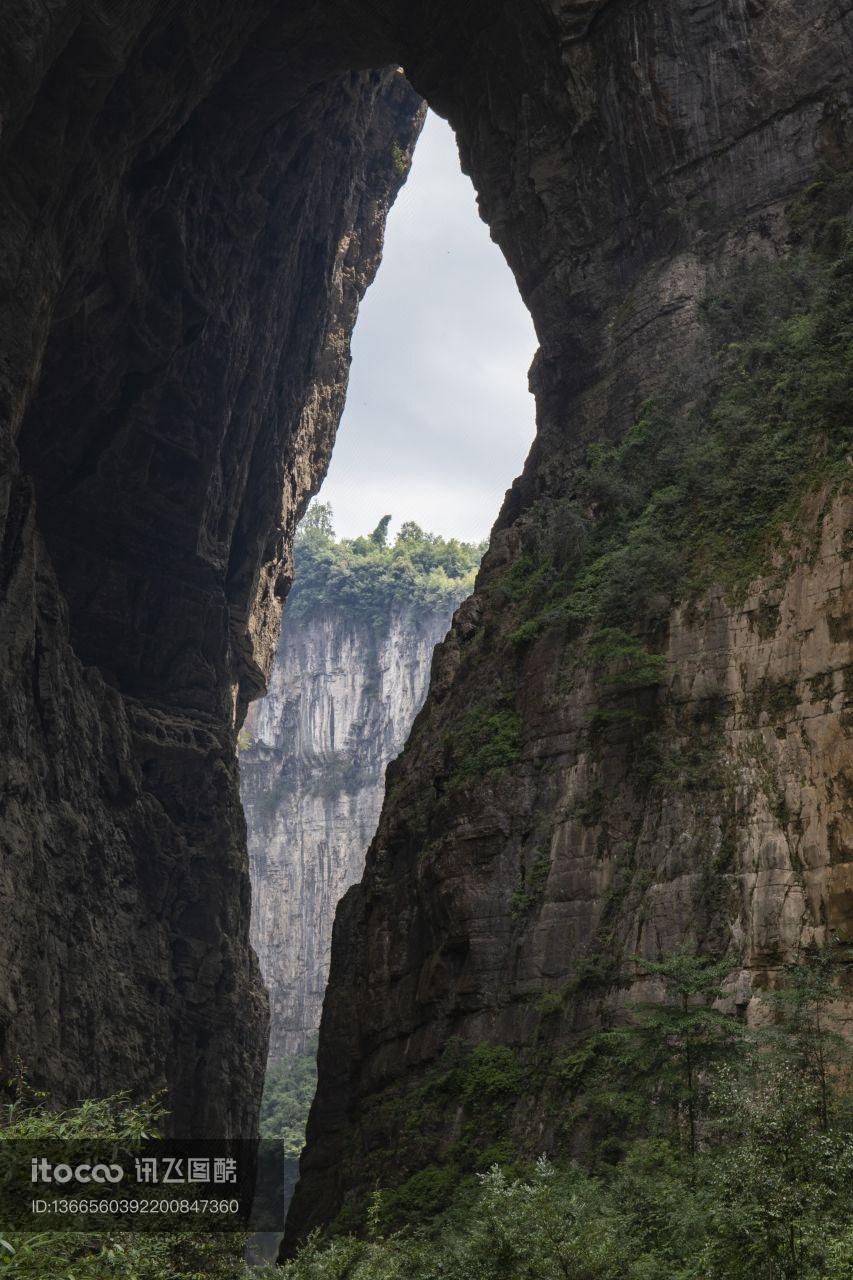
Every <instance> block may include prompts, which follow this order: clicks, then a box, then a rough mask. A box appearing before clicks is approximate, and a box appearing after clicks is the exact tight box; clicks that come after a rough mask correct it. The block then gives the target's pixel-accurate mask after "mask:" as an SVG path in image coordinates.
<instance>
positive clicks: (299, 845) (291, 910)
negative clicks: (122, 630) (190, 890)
mask: <svg viewBox="0 0 853 1280" xmlns="http://www.w3.org/2000/svg"><path fill="white" fill-rule="evenodd" d="M449 623H450V617H449V614H448V613H436V612H431V611H429V610H424V609H422V608H418V607H408V608H407V607H405V606H402V605H399V604H396V605H394V606H393V608H392V610H391V613H390V615H389V616H388V617H387V618H386V619H385V620H384V621H383V622H381V623H376V622H371V621H369V620H367V619H364V618H360V617H358V616H357V615H353V614H352V613H351V612H348V610H347V609H346V606H341V607H339V608H334V607H331V606H327V607H326V608H324V609H321V610H319V611H311V610H308V611H307V612H302V613H300V614H299V616H298V617H297V618H296V620H295V621H293V622H291V621H289V620H288V619H287V618H286V619H285V625H284V627H283V628H282V633H281V640H280V642H279V647H278V652H277V654H276V659H275V663H274V665H273V670H272V675H271V676H270V683H269V692H268V694H267V696H266V697H265V698H264V699H263V700H262V701H260V702H257V703H255V704H254V706H253V707H252V708H251V709H250V712H249V716H248V718H247V720H246V725H245V729H244V732H243V735H242V739H243V740H244V741H246V740H248V745H247V746H245V748H244V749H243V750H242V751H241V752H240V773H241V779H242V783H241V791H242V796H243V807H244V810H245V813H246V825H247V827H248V837H249V871H250V875H251V880H252V931H251V937H252V944H253V946H254V947H255V950H256V951H257V954H258V959H259V960H260V965H261V973H262V974H263V977H264V980H265V982H266V984H267V988H268V991H269V997H270V1056H271V1057H281V1056H284V1055H286V1054H294V1053H304V1052H305V1051H306V1048H307V1046H308V1042H309V1041H310V1040H311V1038H312V1037H313V1036H314V1034H315V1033H316V1031H317V1028H318V1027H319V1025H320V1012H321V1009H322V1004H323V996H324V993H325V989H326V980H327V977H328V971H329V957H330V950H331V943H332V924H333V921H334V914H335V908H336V907H337V904H338V901H339V899H340V898H341V897H342V896H343V894H344V893H345V891H346V890H347V889H348V888H349V887H350V885H352V884H355V883H356V881H357V880H360V879H361V875H362V872H363V870H364V857H365V853H366V852H367V847H368V845H369V844H370V841H371V839H372V837H373V833H374V831H375V830H376V823H377V822H378V820H379V812H380V809H381V806H382V797H383V793H384V788H385V767H386V765H387V764H388V762H389V760H392V759H393V758H394V757H395V756H396V755H397V754H398V753H399V752H400V751H401V750H402V748H403V745H404V743H405V741H406V738H407V736H408V732H409V729H410V728H411V724H412V721H413V720H414V718H415V715H416V713H417V712H418V710H419V709H420V706H421V703H422V702H423V699H424V694H425V693H426V687H427V681H428V678H429V670H430V662H431V659H432V652H433V648H434V647H435V645H436V644H437V643H438V641H439V640H441V639H442V638H443V637H444V635H445V633H446V631H447V628H448V625H449Z"/></svg>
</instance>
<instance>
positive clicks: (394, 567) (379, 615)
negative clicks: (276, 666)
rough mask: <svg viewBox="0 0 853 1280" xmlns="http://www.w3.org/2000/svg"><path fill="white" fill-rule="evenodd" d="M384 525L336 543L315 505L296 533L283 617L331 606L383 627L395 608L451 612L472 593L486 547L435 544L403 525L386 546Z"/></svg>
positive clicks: (322, 506) (325, 514) (385, 521)
mask: <svg viewBox="0 0 853 1280" xmlns="http://www.w3.org/2000/svg"><path fill="white" fill-rule="evenodd" d="M390 520H391V517H390V516H383V518H382V519H381V520H380V522H379V524H378V525H377V526H376V528H375V529H374V530H373V532H372V533H371V534H368V535H367V536H366V537H361V538H341V539H337V538H336V537H335V531H334V528H333V525H332V510H331V507H330V506H329V505H328V504H327V503H322V502H315V503H313V504H312V505H311V506H310V507H309V509H308V512H307V514H306V515H305V518H304V519H303V521H302V523H301V524H300V526H299V529H298V530H297V534H296V542H295V555H296V576H295V580H294V584H293V589H292V590H291V592H290V595H289V596H288V600H287V613H288V616H289V617H291V618H294V617H302V616H305V615H308V614H311V613H315V612H319V611H320V610H322V609H324V608H327V607H330V606H332V607H341V608H345V609H346V610H347V611H348V612H349V613H351V614H352V615H353V616H355V617H358V618H362V619H365V620H366V621H368V622H371V623H373V624H375V625H377V626H383V625H385V624H387V620H388V615H389V613H390V611H391V609H392V608H394V607H395V606H399V607H405V606H413V607H415V608H418V609H421V610H434V611H436V612H445V613H449V612H450V611H452V610H453V609H454V608H455V607H456V606H457V605H458V604H459V603H460V602H461V601H462V600H464V599H465V597H466V596H467V595H470V593H471V591H472V590H473V587H474V577H475V575H476V572H477V569H478V567H479V564H480V560H481V559H482V557H483V553H484V551H485V544H476V545H475V544H474V543H469V542H459V541H458V540H457V539H456V538H450V539H446V538H441V537H439V536H438V535H437V534H432V533H425V532H424V531H423V529H421V528H420V527H419V525H416V524H415V523H414V522H413V521H408V522H406V523H405V524H403V525H402V526H401V528H400V532H399V533H398V535H397V537H396V539H395V541H394V543H393V545H392V546H389V545H388V525H389V523H390Z"/></svg>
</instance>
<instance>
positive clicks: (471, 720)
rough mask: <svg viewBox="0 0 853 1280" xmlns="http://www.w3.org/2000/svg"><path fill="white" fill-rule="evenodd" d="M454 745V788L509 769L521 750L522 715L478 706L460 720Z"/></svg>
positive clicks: (452, 779)
mask: <svg viewBox="0 0 853 1280" xmlns="http://www.w3.org/2000/svg"><path fill="white" fill-rule="evenodd" d="M452 747H453V758H454V760H455V761H456V768H455V769H454V772H453V774H452V776H451V778H450V785H451V786H452V787H458V786H461V785H462V783H464V782H467V781H469V780H472V779H478V778H484V777H485V776H486V774H487V773H491V772H492V771H493V770H494V769H506V768H508V766H509V765H512V764H514V763H515V762H516V760H517V759H518V757H519V753H520V751H521V718H520V716H519V715H518V713H517V712H515V711H507V710H503V711H487V710H486V709H484V708H483V707H474V708H473V709H472V710H471V711H469V712H468V713H467V714H466V715H465V716H463V717H462V719H461V721H460V722H459V725H458V727H457V728H456V730H455V732H454V734H453V740H452Z"/></svg>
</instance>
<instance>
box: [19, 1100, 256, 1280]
mask: <svg viewBox="0 0 853 1280" xmlns="http://www.w3.org/2000/svg"><path fill="white" fill-rule="evenodd" d="M10 1087H11V1088H12V1089H13V1091H14V1094H15V1100H14V1101H13V1102H11V1103H10V1104H8V1105H7V1106H5V1107H4V1108H3V1112H2V1119H1V1120H0V1145H2V1143H3V1142H6V1141H14V1140H26V1141H31V1142H36V1141H42V1142H49V1141H56V1140H65V1139H73V1138H99V1139H103V1140H106V1141H111V1142H115V1143H119V1144H121V1145H122V1146H123V1147H128V1148H130V1149H133V1146H134V1144H136V1143H138V1142H141V1141H142V1140H143V1139H144V1138H146V1137H156V1136H157V1132H158V1128H157V1127H158V1125H159V1124H160V1123H161V1121H162V1120H163V1118H164V1115H165V1112H164V1110H163V1107H162V1104H161V1100H160V1099H159V1098H153V1099H149V1100H148V1101H146V1102H142V1103H138V1104H135V1103H133V1102H131V1100H130V1099H129V1097H128V1096H127V1095H126V1094H123V1093H119V1094H115V1095H114V1096H113V1097H110V1098H103V1099H99V1100H96V1101H93V1100H89V1101H86V1102H83V1103H81V1104H80V1105H79V1106H77V1107H73V1108H70V1109H66V1110H62V1111H55V1110H51V1109H50V1108H49V1107H48V1106H47V1105H46V1103H45V1099H44V1097H43V1095H40V1094H36V1093H34V1092H33V1091H32V1090H31V1089H29V1088H28V1087H27V1085H26V1084H25V1083H24V1082H23V1081H21V1080H18V1081H14V1082H10ZM244 1243H245V1237H244V1236H241V1235H228V1236H221V1235H208V1236H191V1235H177V1234H176V1235H156V1234H150V1233H147V1232H145V1233H139V1234H131V1233H129V1232H118V1231H117V1232H111V1233H108V1234H105V1235H101V1236H93V1235H92V1234H91V1233H88V1234H87V1233H81V1232H78V1231H40V1232H33V1231H31V1232H21V1231H8V1230H6V1229H5V1227H3V1225H2V1224H0V1276H2V1277H4V1280H5V1278H8V1280H239V1278H241V1277H244V1276H246V1277H247V1278H248V1276H249V1275H251V1274H252V1273H250V1272H244V1268H243V1264H242V1261H241V1259H242V1253H243V1246H244Z"/></svg>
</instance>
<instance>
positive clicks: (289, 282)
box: [0, 0, 422, 1136]
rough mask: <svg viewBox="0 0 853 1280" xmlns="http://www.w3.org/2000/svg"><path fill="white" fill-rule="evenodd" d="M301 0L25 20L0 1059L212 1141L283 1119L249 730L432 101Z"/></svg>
mask: <svg viewBox="0 0 853 1280" xmlns="http://www.w3.org/2000/svg"><path fill="white" fill-rule="evenodd" d="M272 8H273V6H271V5H269V4H266V5H264V4H248V5H240V6H234V5H229V4H225V3H222V4H218V3H213V4H203V3H185V4H177V5H176V4H167V3H154V2H149V3H142V4H133V5H129V4H121V5H118V6H116V5H110V6H101V5H100V4H94V3H93V4H89V3H84V4H79V3H67V4H63V3H59V4H55V5H51V6H50V7H49V9H44V7H43V6H41V5H31V4H28V3H19V2H17V0H16V2H15V3H12V4H11V5H7V6H6V7H5V9H4V15H3V30H2V33H0V62H2V67H3V74H2V77H0V84H2V89H0V97H2V104H0V119H2V133H0V172H2V180H0V189H2V196H0V241H2V245H3V255H2V266H0V272H2V291H3V309H2V319H0V343H2V355H3V358H2V364H0V422H1V423H2V429H0V451H2V452H0V461H2V472H3V479H2V484H0V565H1V566H2V569H0V637H2V646H3V664H2V674H0V725H1V726H2V728H0V741H2V762H0V769H2V777H0V796H2V799H0V824H2V861H0V917H2V927H0V1063H2V1066H0V1074H2V1075H3V1076H4V1077H7V1076H10V1075H12V1074H13V1072H14V1071H15V1069H16V1064H18V1063H20V1064H21V1066H22V1069H23V1070H24V1071H25V1072H26V1074H27V1075H28V1077H29V1078H30V1079H31V1080H32V1081H33V1083H35V1084H36V1085H38V1086H41V1087H44V1088H46V1089H48V1090H49V1091H50V1092H51V1094H52V1095H53V1096H55V1097H57V1098H58V1099H61V1100H70V1099H73V1098H77V1097H83V1096H91V1095H96V1094H105V1093H110V1092H113V1091H115V1090H118V1089H125V1088H126V1089H129V1090H130V1091H131V1092H132V1093H134V1094H136V1095H138V1094H148V1093H150V1092H152V1091H153V1090H154V1089H156V1088H158V1087H161V1086H165V1087H166V1089H167V1091H168V1101H167V1105H168V1106H169V1108H170V1109H171V1111H172V1117H173V1118H172V1121H171V1124H172V1125H173V1127H174V1128H175V1129H177V1130H180V1131H183V1132H191V1133H193V1134H195V1135H199V1136H200V1135H203V1134H210V1135H216V1134H223V1133H243V1134H249V1133H251V1132H252V1131H253V1128H254V1127H255V1126H256V1124H257V1110H258V1102H259V1097H260V1088H261V1082H262V1079H263V1070H264V1063H265V1057H266V1023H267V1008H266V999H265V996H264V993H263V988H262V984H261V981H260V976H259V973H258V969H257V962H256V960H255V958H254V956H253V953H252V951H251V948H250V945H249V915H250V889H249V878H248V869H247V860H246V845H245V826H244V819H243V814H242V809H241V806H240V800H239V791H238V786H239V778H238V768H237V762H236V758H235V742H236V730H237V727H238V725H239V722H240V719H241V717H242V715H243V713H244V710H245V706H246V704H247V702H248V700H249V698H251V697H253V696H255V695H256V694H257V693H258V692H259V691H260V690H261V689H262V688H263V685H264V676H265V672H266V671H267V670H268V669H269V664H270V661H271V659H272V656H273V653H274V649H275V642H276V640H277V630H278V617H279V614H280V611H281V602H282V599H283V597H284V595H285V594H286V592H287V588H288V586H289V581H290V576H291V572H292V570H291V560H290V553H289V545H290V539H291V537H292V533H293V529H294V527H295V524H296V521H297V519H298V518H299V515H300V514H301V511H302V510H303V509H304V506H305V504H306V503H307V501H308V497H309V496H310V493H311V492H312V490H313V488H314V487H315V486H316V484H317V483H319V476H320V474H321V472H322V471H323V469H324V467H325V464H326V462H327V460H328V457H329V452H330V449H331V445H332V440H333V438H334V432H335V428H336V425H337V420H338V417H339V414H340V410H341V406H342V403H343V396H344V389H345V386H346V379H347V370H348V361H349V335H350V332H351V330H352V326H353V323H354V320H355V313H356V309H357V306H358V301H359V298H360V296H361V294H362V293H363V291H364V289H365V288H366V286H367V284H368V282H369V281H370V279H371V278H372V275H373V273H374V271H375V269H376V266H377V263H378V260H379V254H380V249H381V242H382V233H383V226H384V218H385V214H386V212H387V209H388V206H389V204H390V202H391V201H392V200H393V198H394V195H395V193H396V191H397V189H398V188H399V186H400V183H401V182H402V179H403V176H404V173H405V169H406V165H407V158H408V157H409V156H410V154H411V146H412V143H413V141H414V138H415V136H416V134H417V131H418V128H419V124H420V119H421V110H422V108H421V104H420V101H419V99H418V98H417V97H416V96H415V95H414V94H413V92H412V91H411V90H410V88H409V87H408V85H407V84H406V83H405V81H404V80H403V79H402V77H401V76H400V75H398V74H397V73H396V72H395V71H393V70H389V71H387V72H381V71H377V72H373V71H364V72H362V71H354V72H349V70H348V69H347V68H346V67H345V65H341V70H342V72H343V74H334V68H330V67H329V66H328V64H326V66H325V70H324V69H323V68H320V69H318V66H317V60H316V59H314V58H313V57H311V56H308V57H306V58H305V59H304V60H303V62H302V64H301V65H300V66H299V68H298V69H297V68H296V67H293V66H291V65H290V63H289V58H290V54H291V45H292V43H293V41H292V40H291V36H293V34H294V32H293V28H292V27H291V28H290V29H289V31H288V30H285V31H280V32H279V35H278V38H277V39H271V38H268V34H267V33H264V32H263V31H262V27H263V22H264V19H265V18H266V17H267V16H268V15H269V13H270V11H271V10H272ZM285 25H286V24H285Z"/></svg>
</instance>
